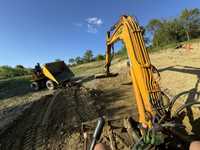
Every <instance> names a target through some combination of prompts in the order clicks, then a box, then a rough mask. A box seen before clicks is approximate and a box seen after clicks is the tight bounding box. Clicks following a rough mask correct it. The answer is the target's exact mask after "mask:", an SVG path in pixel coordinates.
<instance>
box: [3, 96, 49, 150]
mask: <svg viewBox="0 0 200 150" xmlns="http://www.w3.org/2000/svg"><path fill="white" fill-rule="evenodd" d="M51 97H52V96H51V95H48V96H44V97H42V98H41V99H40V100H38V101H35V102H34V103H33V104H32V106H31V107H30V108H28V109H27V110H25V111H24V112H23V114H22V115H21V116H20V117H19V118H18V119H17V120H15V121H14V123H13V124H12V125H11V126H10V127H9V128H8V129H6V130H5V132H4V133H2V134H1V136H0V149H2V150H17V149H20V150H23V149H24V150H28V149H29V150H31V149H36V148H37V147H42V146H43V145H44V137H45V134H44V133H45V130H44V128H43V126H41V122H42V119H43V116H44V114H45V112H46V108H47V106H48V104H49V102H50V100H51ZM42 149H44V148H42Z"/></svg>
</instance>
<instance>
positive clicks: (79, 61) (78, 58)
mask: <svg viewBox="0 0 200 150" xmlns="http://www.w3.org/2000/svg"><path fill="white" fill-rule="evenodd" d="M75 62H76V64H82V63H83V59H82V58H81V57H79V56H78V57H76V58H75Z"/></svg>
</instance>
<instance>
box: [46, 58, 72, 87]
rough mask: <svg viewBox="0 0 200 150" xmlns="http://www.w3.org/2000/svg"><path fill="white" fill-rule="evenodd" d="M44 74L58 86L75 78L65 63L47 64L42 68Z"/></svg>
mask: <svg viewBox="0 0 200 150" xmlns="http://www.w3.org/2000/svg"><path fill="white" fill-rule="evenodd" d="M42 71H43V74H44V75H45V76H46V77H47V78H49V79H50V80H52V81H54V82H56V83H57V84H60V83H63V82H65V81H69V80H70V79H71V78H72V77H74V74H73V72H72V71H71V70H70V69H69V68H68V67H67V65H66V64H65V63H64V61H58V62H53V63H47V64H45V65H44V67H43V68H42Z"/></svg>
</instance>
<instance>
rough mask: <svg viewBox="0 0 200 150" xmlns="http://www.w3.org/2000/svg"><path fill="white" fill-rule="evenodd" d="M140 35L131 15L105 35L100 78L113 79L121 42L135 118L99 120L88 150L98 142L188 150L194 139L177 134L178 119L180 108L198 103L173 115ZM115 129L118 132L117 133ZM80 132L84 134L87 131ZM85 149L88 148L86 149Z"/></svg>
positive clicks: (138, 148) (136, 148) (137, 149)
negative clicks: (113, 63)
mask: <svg viewBox="0 0 200 150" xmlns="http://www.w3.org/2000/svg"><path fill="white" fill-rule="evenodd" d="M142 32H143V31H142V29H141V28H140V26H139V25H138V23H137V21H136V20H135V19H134V18H133V17H131V16H122V17H121V18H120V20H119V21H118V22H117V23H116V24H115V25H114V26H113V27H112V28H111V30H109V31H108V32H107V40H106V46H107V50H106V65H105V67H106V69H105V70H106V74H105V75H101V76H100V77H109V75H111V76H112V73H110V66H111V60H112V54H111V53H112V47H113V44H114V43H115V42H117V41H119V40H121V41H122V42H123V44H124V45H125V47H126V49H127V54H128V58H129V62H130V66H129V68H130V74H131V80H132V86H133V93H134V96H135V103H136V104H135V105H136V106H137V112H138V119H136V118H133V117H132V116H131V115H130V116H126V117H124V118H117V119H113V118H107V117H103V118H101V119H99V121H98V124H97V127H96V129H95V132H94V134H93V136H92V142H91V144H90V150H92V149H94V145H95V143H96V142H98V141H107V143H109V145H110V148H111V149H112V150H117V149H134V150H143V149H188V145H189V143H190V142H191V141H192V140H193V139H192V138H191V137H190V136H188V135H187V134H185V133H183V132H181V131H180V130H181V129H184V128H186V127H185V126H184V125H183V124H182V123H180V122H178V121H177V120H179V118H180V117H181V116H180V115H183V113H181V112H182V110H183V109H185V108H186V107H189V106H190V107H191V106H192V105H195V104H199V102H193V103H188V104H187V105H182V106H181V107H179V108H177V109H176V110H177V111H176V112H175V113H172V107H173V105H174V103H175V101H176V99H172V100H170V99H169V98H168V96H167V95H166V94H165V93H164V92H162V90H161V88H160V86H159V83H158V80H159V77H160V75H159V72H158V71H157V69H156V67H154V66H153V65H152V64H151V61H150V58H149V54H148V51H147V49H146V46H145V43H144V39H143V35H142ZM116 120H118V122H120V121H119V120H124V121H121V122H122V125H121V126H119V125H113V124H112V123H113V122H115V121H116ZM105 121H106V123H105V124H106V127H104V128H106V129H102V128H103V126H104V122H105ZM86 127H87V123H83V129H87V128H86ZM117 129H118V130H119V129H120V130H119V131H118V132H116V130H117ZM101 132H102V133H101ZM83 133H84V135H86V133H87V130H84V131H83ZM124 133H127V134H126V135H125V134H124ZM100 134H102V135H101V136H100ZM85 140H87V139H85ZM116 141H118V142H116ZM120 142H121V143H123V148H119V146H118V144H119V143H120ZM86 143H87V142H86ZM86 149H87V146H85V150H86Z"/></svg>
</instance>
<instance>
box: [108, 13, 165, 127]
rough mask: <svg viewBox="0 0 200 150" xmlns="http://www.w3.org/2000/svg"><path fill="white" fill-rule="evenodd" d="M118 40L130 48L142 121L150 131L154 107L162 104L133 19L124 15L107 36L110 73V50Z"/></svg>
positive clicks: (133, 78)
mask: <svg viewBox="0 0 200 150" xmlns="http://www.w3.org/2000/svg"><path fill="white" fill-rule="evenodd" d="M118 40H122V42H123V43H124V45H125V47H126V49H127V54H128V57H129V61H130V72H131V78H132V83H133V91H134V93H135V99H136V105H137V109H138V114H139V122H140V123H143V124H146V125H147V126H148V127H149V128H150V127H151V126H152V122H151V121H152V117H155V115H156V113H157V112H156V111H155V110H154V108H153V104H154V103H156V102H158V101H159V97H160V91H161V90H160V87H159V84H158V83H157V81H156V80H155V79H154V78H153V66H152V65H151V61H150V58H149V54H148V51H147V49H146V47H145V43H144V40H143V36H142V31H141V29H140V27H139V25H138V23H137V22H136V20H135V19H134V18H133V17H131V16H121V18H120V20H119V22H118V23H117V24H115V25H114V26H113V27H112V31H109V32H108V34H107V40H106V41H107V42H106V45H107V50H106V68H107V69H106V70H107V71H109V67H110V64H111V47H112V45H113V44H114V43H115V42H116V41H118ZM107 73H109V72H107Z"/></svg>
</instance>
